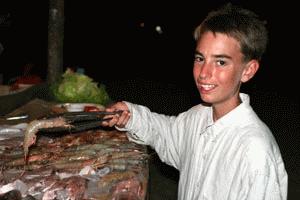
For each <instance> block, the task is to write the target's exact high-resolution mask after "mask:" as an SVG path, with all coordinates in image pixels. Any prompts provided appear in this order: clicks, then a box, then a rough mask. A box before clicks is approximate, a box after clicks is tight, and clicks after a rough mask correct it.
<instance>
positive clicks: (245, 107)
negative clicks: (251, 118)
mask: <svg viewBox="0 0 300 200" xmlns="http://www.w3.org/2000/svg"><path fill="white" fill-rule="evenodd" d="M240 98H241V101H242V103H241V104H240V105H238V106H237V107H236V108H234V109H233V110H232V111H230V112H229V113H227V114H226V115H224V116H223V117H221V118H220V119H218V120H217V121H216V122H215V123H214V125H216V126H230V125H232V124H237V123H243V121H244V120H246V118H247V117H248V114H246V113H248V112H249V109H251V107H250V97H249V95H247V94H244V93H240ZM211 116H212V108H211Z"/></svg>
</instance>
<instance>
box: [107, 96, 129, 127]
mask: <svg viewBox="0 0 300 200" xmlns="http://www.w3.org/2000/svg"><path fill="white" fill-rule="evenodd" d="M120 110H121V111H123V112H122V113H120V114H114V115H106V116H105V117H104V119H106V118H112V119H111V120H109V121H103V122H102V126H109V127H113V126H117V127H119V128H124V127H125V125H126V124H127V122H128V120H129V119H130V112H129V110H128V107H127V105H126V104H125V103H124V102H117V103H114V104H112V105H110V106H108V107H107V108H106V109H105V111H108V112H115V111H120Z"/></svg>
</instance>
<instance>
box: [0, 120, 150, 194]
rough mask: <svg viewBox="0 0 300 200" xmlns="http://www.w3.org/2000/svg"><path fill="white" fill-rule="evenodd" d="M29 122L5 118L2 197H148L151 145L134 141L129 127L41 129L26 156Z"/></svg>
mask: <svg viewBox="0 0 300 200" xmlns="http://www.w3.org/2000/svg"><path fill="white" fill-rule="evenodd" d="M27 125H28V123H21V124H18V125H15V126H12V125H10V126H6V125H1V124H0V127H1V130H2V131H1V132H0V165H1V172H0V173H1V174H0V197H4V196H7V197H5V198H6V199H9V196H18V197H19V199H36V200H38V199H42V200H46V199H56V200H66V199H70V200H77V199H86V200H88V199H99V200H117V199H131V200H143V199H146V198H147V185H148V176H149V171H148V154H147V148H146V146H143V145H139V144H136V143H133V142H130V141H129V140H128V139H127V136H126V133H125V132H120V131H117V130H115V129H103V128H94V129H91V130H86V131H79V132H75V133H70V132H67V131H65V132H45V133H43V132H39V133H38V134H37V139H36V142H35V144H34V145H32V146H31V147H30V151H29V152H28V155H27V159H24V151H23V142H24V130H25V129H26V126H27ZM5 128H6V129H5ZM3 130H5V131H3ZM14 130H15V131H14ZM16 130H19V131H16ZM14 199H18V198H16V197H14Z"/></svg>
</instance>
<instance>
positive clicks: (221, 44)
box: [193, 32, 259, 106]
mask: <svg viewBox="0 0 300 200" xmlns="http://www.w3.org/2000/svg"><path fill="white" fill-rule="evenodd" d="M258 66H259V65H258V62H257V61H256V60H251V61H249V62H247V63H246V62H244V61H243V54H242V53H241V50H240V45H239V42H238V41H237V40H236V39H234V38H232V37H229V36H227V35H225V34H221V33H216V34H213V33H212V32H206V33H204V34H203V35H202V36H201V38H200V39H199V40H198V41H197V46H196V51H195V60H194V68H193V74H194V79H195V82H196V86H197V88H198V91H199V93H200V96H201V98H202V100H203V101H204V102H207V103H211V104H213V105H215V106H216V105H228V104H229V105H232V106H236V105H238V104H239V96H238V95H239V89H240V85H241V83H242V82H246V81H248V80H249V79H250V78H251V77H252V76H253V75H254V74H255V72H256V70H257V69H258Z"/></svg>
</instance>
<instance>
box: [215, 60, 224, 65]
mask: <svg viewBox="0 0 300 200" xmlns="http://www.w3.org/2000/svg"><path fill="white" fill-rule="evenodd" d="M217 63H218V65H219V66H224V65H225V64H226V62H225V61H224V60H218V61H217Z"/></svg>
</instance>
